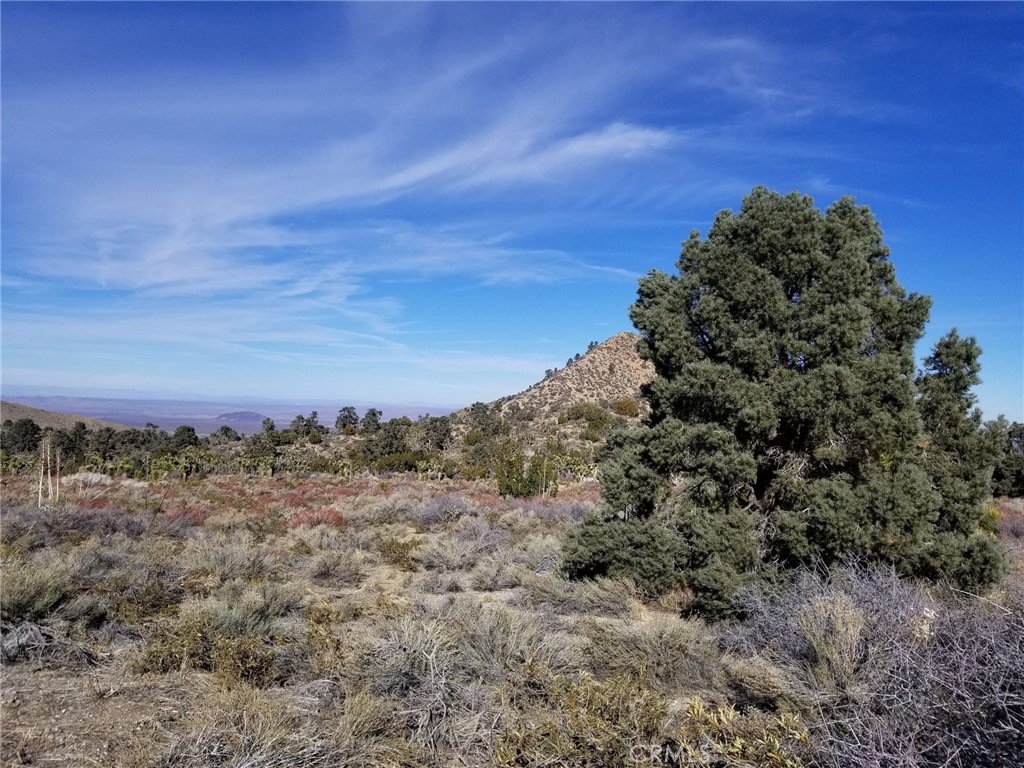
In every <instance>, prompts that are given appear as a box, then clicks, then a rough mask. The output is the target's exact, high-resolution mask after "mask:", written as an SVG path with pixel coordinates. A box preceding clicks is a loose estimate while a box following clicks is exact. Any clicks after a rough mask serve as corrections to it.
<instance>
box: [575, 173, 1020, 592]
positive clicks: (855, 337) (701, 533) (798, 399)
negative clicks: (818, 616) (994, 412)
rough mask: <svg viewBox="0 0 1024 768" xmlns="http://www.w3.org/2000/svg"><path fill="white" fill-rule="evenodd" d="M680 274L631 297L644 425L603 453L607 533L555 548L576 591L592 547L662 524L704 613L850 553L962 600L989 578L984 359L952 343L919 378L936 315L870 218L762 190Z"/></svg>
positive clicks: (690, 250)
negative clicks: (759, 583)
mask: <svg viewBox="0 0 1024 768" xmlns="http://www.w3.org/2000/svg"><path fill="white" fill-rule="evenodd" d="M678 268H679V274H678V275H672V276H670V275H667V274H664V273H661V272H657V271H653V272H651V273H650V274H649V275H648V276H647V277H645V278H643V279H641V281H640V286H639V290H638V295H639V298H638V300H637V302H636V303H635V304H634V305H633V307H632V309H631V311H630V316H631V318H632V320H633V323H634V324H635V325H636V327H637V329H638V330H639V332H640V334H641V336H642V342H641V353H642V354H643V355H644V357H646V358H647V359H649V360H651V361H652V362H653V364H654V366H655V369H656V378H655V380H654V381H653V382H652V383H651V384H650V386H649V387H648V388H647V390H646V393H645V394H646V397H647V399H648V400H649V402H650V405H651V415H650V417H649V420H648V422H647V423H646V424H645V425H644V426H642V427H640V428H636V429H632V430H628V431H625V432H622V433H619V434H617V435H615V436H614V437H613V438H612V440H611V443H610V449H611V450H610V455H609V458H608V460H607V461H605V462H604V464H603V465H602V477H603V479H602V482H603V492H604V497H605V500H606V502H607V507H608V509H607V513H608V514H607V516H606V517H607V520H606V521H590V522H589V523H587V524H585V525H584V526H583V527H582V528H581V531H580V533H579V534H578V536H577V539H576V540H575V541H574V542H571V543H570V546H568V547H567V551H566V554H567V557H566V568H567V570H568V571H569V572H570V574H572V573H576V574H587V573H592V572H598V571H600V568H599V567H598V568H597V570H596V571H595V564H594V563H592V562H590V561H588V555H587V548H586V547H585V546H583V545H582V543H581V542H583V541H584V540H587V539H596V538H600V536H601V535H602V533H603V535H607V536H617V537H621V536H622V533H621V531H620V530H619V528H621V527H622V526H630V525H639V524H643V525H650V523H649V522H647V521H649V520H655V521H657V523H658V524H659V525H660V526H661V530H664V531H669V532H670V533H669V534H666V535H671V536H672V537H674V539H675V540H676V544H675V545H672V546H669V547H668V548H667V549H668V551H675V552H676V554H675V555H674V572H675V574H676V578H677V580H678V582H679V583H680V584H682V585H684V586H687V587H690V588H691V589H693V590H694V591H695V592H696V593H697V596H698V607H703V608H707V609H716V608H721V607H722V606H724V605H726V604H727V601H728V599H729V596H730V594H731V592H732V591H733V590H734V589H735V587H736V586H737V585H738V584H740V583H742V582H743V581H744V580H745V579H747V578H749V577H750V576H751V575H752V574H753V573H754V572H756V571H757V570H759V569H762V568H764V567H765V565H766V564H767V563H780V564H782V565H785V566H796V565H799V564H802V563H807V562H812V561H824V562H826V563H827V562H833V561H835V560H836V559H838V558H841V557H844V556H848V555H859V556H863V557H866V558H868V559H870V560H879V561H884V562H891V563H894V564H895V565H896V566H897V567H898V568H899V569H900V570H901V571H902V572H904V573H910V574H917V575H926V576H930V577H935V578H945V579H949V580H951V581H953V582H955V583H958V584H960V585H963V586H967V587H969V588H972V589H975V588H983V587H985V586H987V585H990V584H992V583H993V582H994V581H995V580H997V579H998V578H999V577H1000V575H1001V574H1002V572H1003V569H1004V567H1005V564H1004V560H1003V555H1002V553H1001V551H1000V549H999V548H998V545H997V544H996V542H995V540H994V539H992V538H991V537H989V536H987V535H985V534H982V533H981V532H980V531H979V528H978V523H979V520H980V517H981V514H982V512H983V502H984V501H985V498H986V496H987V493H988V481H989V476H990V472H991V467H992V465H993V463H994V459H995V450H996V449H997V448H998V440H999V437H998V434H997V433H998V431H999V430H998V429H989V428H983V427H982V425H981V423H980V414H979V413H978V412H977V411H973V410H972V406H973V398H972V396H971V395H970V388H971V386H972V385H973V384H975V383H977V381H978V378H977V374H978V363H977V360H978V355H979V350H978V347H977V345H976V344H975V343H974V340H973V339H962V338H960V337H959V335H958V334H957V333H956V332H955V331H954V332H953V333H951V334H950V335H949V336H947V337H946V338H945V339H943V340H942V341H941V342H940V343H939V344H938V345H937V347H936V349H935V351H934V354H933V355H932V356H931V357H929V358H928V361H927V366H926V370H925V372H924V373H922V374H921V375H920V376H918V377H917V378H916V379H915V376H914V344H915V342H916V341H917V340H918V339H919V338H920V337H921V335H922V333H923V329H924V325H925V322H926V321H927V318H928V312H929V309H930V299H929V298H928V297H926V296H920V295H917V294H913V293H911V294H908V293H907V292H906V291H905V290H904V289H903V287H902V286H900V284H899V283H898V282H897V281H896V275H895V271H894V269H893V266H892V264H891V263H890V261H889V251H888V248H886V246H885V245H884V244H883V242H882V233H881V229H880V228H879V225H878V223H877V221H876V220H875V218H874V217H873V215H872V214H871V212H870V211H869V210H868V209H867V208H865V207H862V206H858V205H856V204H855V203H854V201H853V200H852V199H850V198H844V199H843V200H840V201H839V202H837V203H835V204H834V205H833V206H832V207H830V208H829V209H828V210H827V211H826V212H824V213H822V212H820V211H819V210H817V209H816V208H815V207H814V204H813V201H812V200H811V199H810V198H808V197H804V196H801V195H799V194H796V193H792V194H789V195H786V196H781V195H779V194H777V193H774V192H770V191H768V190H767V189H764V188H757V189H755V190H754V191H753V192H752V193H751V194H750V195H749V196H748V197H747V198H746V199H745V200H744V202H743V205H742V207H741V209H740V211H739V212H737V213H732V212H730V211H723V212H722V213H720V214H719V215H718V216H717V217H716V219H715V222H714V225H713V227H712V228H711V231H710V232H709V234H708V237H707V239H705V240H702V239H701V238H700V236H699V234H698V233H697V232H693V233H692V234H691V236H690V238H689V240H687V241H686V242H685V243H684V246H683V251H682V256H681V257H680V259H679V262H678ZM588 526H589V527H588ZM677 545H678V546H677ZM598 559H599V558H598ZM588 569H589V570H588ZM607 570H609V571H611V570H612V566H608V568H607ZM641 580H642V579H641ZM664 581H665V580H664V579H659V580H658V583H659V584H660V583H664ZM649 586H653V585H649Z"/></svg>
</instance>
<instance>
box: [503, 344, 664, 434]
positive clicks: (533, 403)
mask: <svg viewBox="0 0 1024 768" xmlns="http://www.w3.org/2000/svg"><path fill="white" fill-rule="evenodd" d="M639 338H640V337H639V336H637V335H636V334H634V333H620V334H618V335H616V336H612V338H610V339H608V341H606V342H604V343H603V344H598V345H597V346H596V347H593V348H592V349H591V350H589V351H588V352H587V353H586V354H585V355H583V357H581V358H580V359H579V360H576V361H575V362H573V363H572V364H571V365H567V366H566V367H565V368H562V369H561V370H559V371H557V372H555V373H553V374H552V375H551V376H549V377H547V378H545V379H544V380H543V381H540V382H537V383H536V384H534V385H533V386H531V387H530V388H529V389H527V390H525V391H524V392H520V393H519V394H516V395H510V396H508V397H504V398H502V399H501V400H498V401H497V402H496V403H495V406H496V407H497V408H498V409H500V411H501V414H502V415H503V416H505V417H506V418H509V417H513V416H515V415H518V417H519V418H520V419H527V420H531V421H532V420H540V421H548V420H557V418H558V417H559V416H563V415H564V414H565V413H566V412H567V411H568V410H569V408H570V407H571V406H573V405H577V404H594V405H600V406H604V407H613V406H614V405H615V403H617V402H620V401H622V400H636V399H637V398H638V397H639V394H640V387H642V386H643V385H644V384H647V383H649V382H650V381H651V379H653V378H654V366H652V365H651V364H650V363H649V362H647V361H646V360H643V359H641V357H640V355H639V353H638V352H637V350H636V345H637V342H638V341H639Z"/></svg>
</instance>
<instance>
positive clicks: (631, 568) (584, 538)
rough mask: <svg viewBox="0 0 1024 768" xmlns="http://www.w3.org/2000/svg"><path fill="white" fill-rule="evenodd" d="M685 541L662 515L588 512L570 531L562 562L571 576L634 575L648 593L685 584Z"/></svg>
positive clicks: (631, 576)
mask: <svg viewBox="0 0 1024 768" xmlns="http://www.w3.org/2000/svg"><path fill="white" fill-rule="evenodd" d="M684 554H685V553H684V550H683V547H682V543H681V541H680V539H679V537H678V535H676V534H675V533H674V532H673V531H671V530H670V529H669V528H668V527H667V526H665V525H664V524H663V523H662V522H661V521H658V520H653V519H646V520H642V519H631V520H611V521H609V520H605V519H604V518H602V517H601V516H600V515H598V514H590V515H588V516H587V517H586V518H584V520H583V522H582V523H581V524H580V525H579V526H577V527H576V528H574V529H572V530H571V531H570V532H569V534H568V535H567V536H566V539H565V543H564V546H563V549H562V568H563V570H564V572H565V574H566V575H567V576H568V577H569V578H571V579H592V578H597V577H599V576H608V577H612V578H628V579H632V580H633V581H634V582H635V583H636V585H637V587H638V588H639V589H640V591H641V592H642V593H643V594H645V595H647V596H654V595H660V594H663V593H665V592H668V591H669V590H671V589H673V588H675V587H678V586H681V585H682V574H681V572H680V571H679V569H678V567H677V561H678V560H679V559H680V558H682V557H683V556H684Z"/></svg>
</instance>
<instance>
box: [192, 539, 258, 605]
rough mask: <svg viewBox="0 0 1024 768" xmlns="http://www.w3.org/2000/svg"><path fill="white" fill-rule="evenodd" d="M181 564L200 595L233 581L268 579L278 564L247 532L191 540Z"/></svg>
mask: <svg viewBox="0 0 1024 768" xmlns="http://www.w3.org/2000/svg"><path fill="white" fill-rule="evenodd" d="M181 563H182V567H183V568H184V569H185V573H186V576H187V577H188V580H189V583H190V584H191V585H192V586H193V588H195V589H197V590H198V591H204V590H209V589H214V588H216V587H217V586H219V585H220V584H223V583H224V582H227V581H232V580H245V581H255V580H257V579H265V578H268V577H269V576H271V575H272V574H273V572H274V570H275V564H274V563H273V562H272V561H271V560H270V558H269V557H268V556H267V555H266V554H265V553H264V552H263V550H262V549H261V548H260V546H259V545H258V544H257V543H256V541H255V539H254V537H253V535H252V534H251V533H249V532H248V531H236V532H234V533H232V534H230V535H228V534H224V533H215V534H213V535H206V536H202V537H198V538H195V539H192V540H190V541H189V542H188V544H187V546H186V547H185V550H184V551H183V552H182V555H181Z"/></svg>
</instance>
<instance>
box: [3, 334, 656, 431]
mask: <svg viewBox="0 0 1024 768" xmlns="http://www.w3.org/2000/svg"><path fill="white" fill-rule="evenodd" d="M638 341H639V337H638V336H637V335H636V334H633V333H620V334H618V335H616V336H613V337H612V338H610V339H608V341H606V342H604V343H603V344H598V345H596V346H594V347H593V348H591V349H589V350H588V351H587V353H586V354H585V355H582V356H581V357H580V358H579V359H578V360H575V361H574V362H572V363H571V364H569V365H567V366H566V367H565V368H562V369H559V370H556V371H553V372H552V373H551V374H550V375H549V376H547V377H546V378H544V379H543V380H542V381H539V382H537V383H536V384H533V385H532V386H530V387H528V388H527V389H525V390H524V391H522V392H519V393H517V394H514V395H508V396H506V397H503V398H500V399H498V400H495V401H493V402H492V403H490V405H491V406H492V408H494V409H496V410H497V411H498V412H499V413H500V414H501V415H502V416H504V417H505V418H506V419H510V420H512V421H515V422H517V423H520V424H527V423H534V424H536V425H538V426H539V425H544V424H554V423H555V422H557V421H558V419H559V417H560V416H563V415H564V414H565V413H566V411H567V410H568V409H569V408H571V407H572V406H573V405H577V404H594V405H600V406H603V407H606V408H607V407H611V406H613V405H614V404H615V403H616V402H619V401H622V400H638V399H639V395H640V388H641V387H642V386H643V385H644V384H647V383H648V382H650V381H651V379H653V377H654V368H653V366H652V365H651V364H650V363H649V362H647V361H645V360H643V359H641V357H640V355H639V353H638V352H637V342H638ZM240 405H241V406H242V407H241V408H239V406H240ZM245 405H246V403H237V402H236V403H231V402H224V401H200V400H147V399H134V398H100V397H69V396H63V395H60V396H55V395H51V396H38V395H37V396H19V397H18V402H9V401H4V402H3V418H4V419H7V418H11V419H13V420H15V421H16V420H17V419H19V418H31V419H33V420H34V421H35V422H36V423H37V424H39V425H40V426H43V427H45V426H52V427H55V428H58V427H70V426H73V425H74V423H75V422H76V421H84V422H85V423H86V426H89V427H90V428H95V427H96V426H111V427H114V428H116V429H125V428H128V427H143V426H145V425H146V424H156V425H157V426H159V427H161V428H162V429H166V430H168V431H173V430H174V429H176V428H177V427H179V426H181V425H183V424H187V425H189V426H191V427H194V428H195V430H196V432H198V433H199V434H200V435H206V434H210V433H212V432H215V431H217V430H218V429H219V428H220V427H222V426H225V425H227V426H229V427H231V428H232V429H234V430H236V431H237V432H240V433H242V434H247V435H248V434H253V433H254V432H259V431H260V430H262V428H263V420H264V419H265V418H270V419H272V420H273V421H274V423H275V424H276V426H277V428H278V429H284V428H287V426H288V425H289V424H290V423H291V421H292V419H294V418H295V416H297V415H300V414H301V415H303V416H308V415H309V413H310V411H312V410H316V411H317V414H318V416H319V419H320V423H321V424H324V425H325V426H328V427H331V428H333V427H334V419H335V417H336V416H337V413H338V409H339V408H341V407H342V405H344V404H342V405H339V404H337V403H331V404H324V405H323V406H322V407H316V406H311V405H310V404H309V403H305V404H289V403H263V402H261V403H258V404H257V403H248V405H250V406H252V405H255V407H256V408H258V409H259V410H251V408H245ZM377 407H378V408H379V410H381V411H382V412H383V419H384V420H387V419H392V418H396V417H399V416H408V417H410V418H413V419H415V418H417V417H419V416H422V415H424V414H425V413H426V412H427V410H428V409H425V408H416V407H411V406H387V405H382V406H377ZM641 407H642V406H641ZM365 410H366V409H365V408H360V407H357V411H358V412H359V413H360V414H361V413H363V412H364V411H365ZM429 410H430V413H431V415H434V416H439V415H443V414H445V413H450V412H451V411H448V410H445V409H429ZM466 413H468V408H464V409H462V410H461V411H456V412H455V413H454V415H455V417H456V421H457V422H459V421H463V420H464V416H465V414H466ZM69 414H82V415H69Z"/></svg>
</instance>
